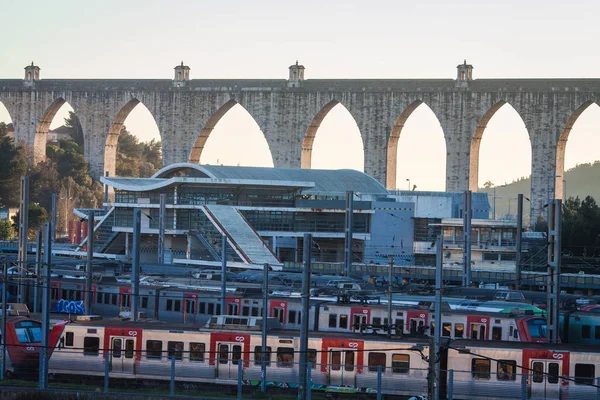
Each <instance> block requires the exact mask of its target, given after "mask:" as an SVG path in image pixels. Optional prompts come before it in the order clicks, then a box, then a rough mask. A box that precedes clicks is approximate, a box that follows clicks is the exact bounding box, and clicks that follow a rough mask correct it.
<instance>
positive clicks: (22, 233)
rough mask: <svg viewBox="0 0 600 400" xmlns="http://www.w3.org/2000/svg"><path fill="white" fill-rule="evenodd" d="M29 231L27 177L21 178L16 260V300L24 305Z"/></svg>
mask: <svg viewBox="0 0 600 400" xmlns="http://www.w3.org/2000/svg"><path fill="white" fill-rule="evenodd" d="M28 230H29V177H28V176H22V177H21V196H20V200H19V254H18V256H17V257H18V258H17V264H18V266H17V267H18V271H19V280H18V283H19V287H18V294H19V296H18V298H19V303H25V302H26V301H27V299H26V295H27V293H26V290H25V276H26V267H27V232H28Z"/></svg>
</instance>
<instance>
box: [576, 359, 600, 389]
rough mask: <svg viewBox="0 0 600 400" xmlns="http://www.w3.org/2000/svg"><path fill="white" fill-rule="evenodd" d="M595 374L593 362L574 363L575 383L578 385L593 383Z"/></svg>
mask: <svg viewBox="0 0 600 400" xmlns="http://www.w3.org/2000/svg"><path fill="white" fill-rule="evenodd" d="M595 376H596V367H595V365H594V364H575V383H576V384H578V385H593V384H594V378H595Z"/></svg>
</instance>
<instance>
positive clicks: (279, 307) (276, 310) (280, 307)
mask: <svg viewBox="0 0 600 400" xmlns="http://www.w3.org/2000/svg"><path fill="white" fill-rule="evenodd" d="M270 307H271V308H270V316H271V317H275V318H277V319H278V320H279V322H281V325H282V326H283V327H284V328H285V324H286V322H287V321H286V314H287V302H286V301H279V300H273V301H271V304H270Z"/></svg>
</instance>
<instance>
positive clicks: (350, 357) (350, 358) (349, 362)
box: [344, 350, 354, 372]
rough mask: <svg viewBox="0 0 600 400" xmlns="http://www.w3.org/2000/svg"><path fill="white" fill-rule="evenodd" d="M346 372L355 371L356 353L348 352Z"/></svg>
mask: <svg viewBox="0 0 600 400" xmlns="http://www.w3.org/2000/svg"><path fill="white" fill-rule="evenodd" d="M344 370H345V371H349V372H350V371H354V352H353V351H351V350H349V351H346V359H345V360H344Z"/></svg>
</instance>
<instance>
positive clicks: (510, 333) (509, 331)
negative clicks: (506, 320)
mask: <svg viewBox="0 0 600 400" xmlns="http://www.w3.org/2000/svg"><path fill="white" fill-rule="evenodd" d="M514 330H515V327H514V326H512V325H511V326H509V327H508V337H509V338H510V337H512V335H513V331H514Z"/></svg>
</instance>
